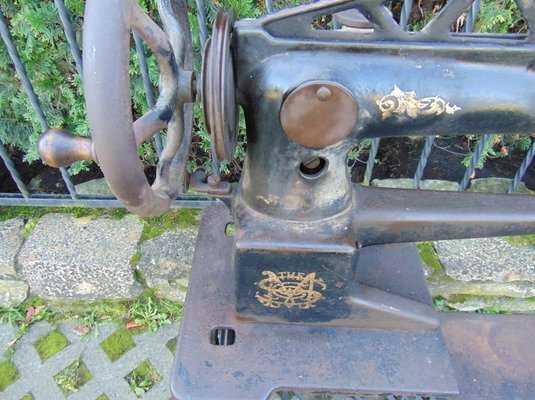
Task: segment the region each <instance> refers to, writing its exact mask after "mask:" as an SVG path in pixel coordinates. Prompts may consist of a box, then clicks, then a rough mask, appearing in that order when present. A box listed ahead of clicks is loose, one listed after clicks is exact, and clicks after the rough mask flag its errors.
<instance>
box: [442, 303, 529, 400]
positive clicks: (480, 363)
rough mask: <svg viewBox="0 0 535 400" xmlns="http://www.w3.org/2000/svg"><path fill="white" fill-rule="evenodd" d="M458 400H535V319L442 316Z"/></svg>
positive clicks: (461, 314)
mask: <svg viewBox="0 0 535 400" xmlns="http://www.w3.org/2000/svg"><path fill="white" fill-rule="evenodd" d="M440 318H441V320H442V332H443V333H444V337H445V340H446V343H447V346H448V350H449V352H450V357H451V362H452V364H453V367H454V369H455V376H456V378H457V382H458V383H459V389H460V392H461V395H460V396H459V400H473V399H485V400H502V399H506V400H531V399H535V340H534V339H535V316H533V315H484V314H464V313H441V314H440Z"/></svg>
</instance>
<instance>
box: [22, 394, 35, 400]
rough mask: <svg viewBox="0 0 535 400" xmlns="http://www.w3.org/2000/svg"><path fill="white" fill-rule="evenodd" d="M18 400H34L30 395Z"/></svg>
mask: <svg viewBox="0 0 535 400" xmlns="http://www.w3.org/2000/svg"><path fill="white" fill-rule="evenodd" d="M20 400H34V399H33V396H32V395H31V394H30V393H27V394H25V395H24V396H22V397H21V399H20Z"/></svg>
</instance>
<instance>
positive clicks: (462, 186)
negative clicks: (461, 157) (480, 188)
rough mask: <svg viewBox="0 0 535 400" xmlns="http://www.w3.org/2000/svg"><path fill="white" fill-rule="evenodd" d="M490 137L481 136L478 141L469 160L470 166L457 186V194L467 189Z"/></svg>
mask: <svg viewBox="0 0 535 400" xmlns="http://www.w3.org/2000/svg"><path fill="white" fill-rule="evenodd" d="M490 137H491V135H482V136H481V138H480V139H479V143H478V145H477V149H476V151H475V152H474V154H473V155H472V159H471V160H470V165H469V166H468V168H467V169H466V172H465V173H464V178H463V180H462V181H461V184H460V185H459V192H464V191H465V190H466V188H467V187H468V185H469V183H470V177H471V176H472V174H473V173H474V171H475V169H476V166H477V163H478V162H479V158H480V157H481V155H482V154H483V151H484V150H485V146H486V145H487V142H488V141H489V139H490Z"/></svg>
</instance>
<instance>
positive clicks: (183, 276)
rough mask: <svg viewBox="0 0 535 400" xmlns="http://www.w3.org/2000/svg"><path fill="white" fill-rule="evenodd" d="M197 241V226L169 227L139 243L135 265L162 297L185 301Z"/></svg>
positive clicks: (149, 284)
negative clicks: (139, 254)
mask: <svg viewBox="0 0 535 400" xmlns="http://www.w3.org/2000/svg"><path fill="white" fill-rule="evenodd" d="M196 241H197V229H196V228H189V229H174V230H170V231H167V232H164V233H163V234H162V235H160V236H158V237H155V238H153V239H149V240H147V241H145V242H144V243H142V245H141V250H140V253H141V257H140V259H139V262H138V265H137V268H138V269H139V270H140V271H141V272H142V273H143V275H144V276H145V279H146V281H147V285H148V286H149V287H151V288H154V289H158V291H159V293H160V295H162V296H163V297H166V298H168V299H171V300H178V301H184V300H185V295H186V291H185V288H186V287H187V282H188V277H189V273H190V270H191V263H192V261H193V252H194V250H195V243H196Z"/></svg>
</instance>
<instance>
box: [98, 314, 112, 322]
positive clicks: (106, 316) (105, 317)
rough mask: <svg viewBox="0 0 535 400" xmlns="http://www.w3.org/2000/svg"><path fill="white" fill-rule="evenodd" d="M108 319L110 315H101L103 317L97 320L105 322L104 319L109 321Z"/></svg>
mask: <svg viewBox="0 0 535 400" xmlns="http://www.w3.org/2000/svg"><path fill="white" fill-rule="evenodd" d="M110 318H111V315H103V316H102V317H100V318H99V319H100V320H101V321H104V320H106V319H110Z"/></svg>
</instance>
